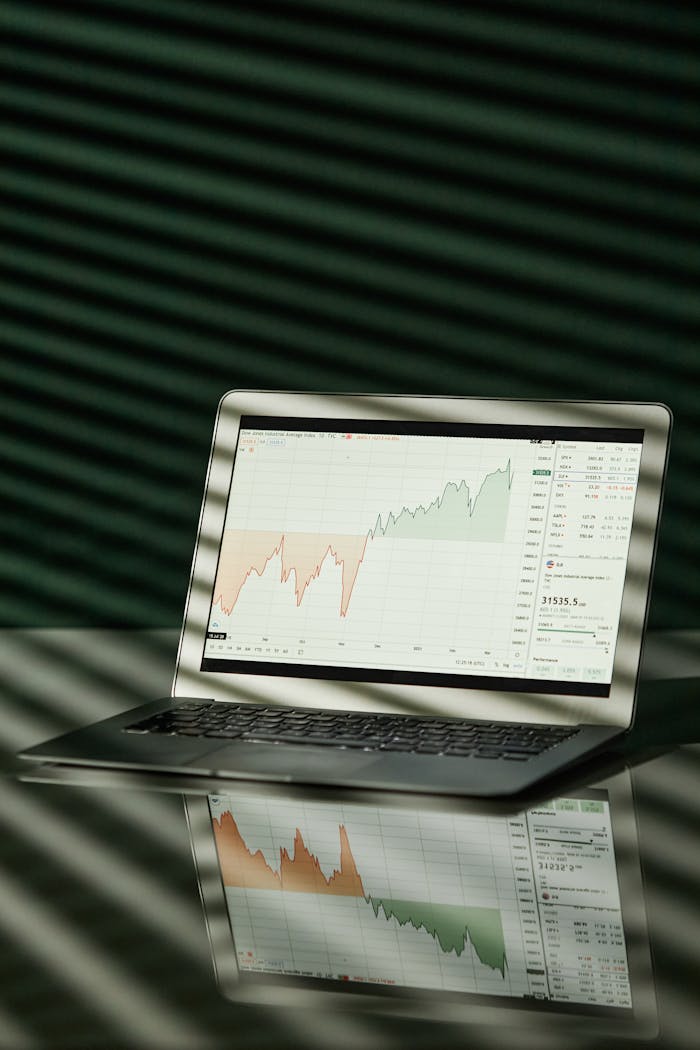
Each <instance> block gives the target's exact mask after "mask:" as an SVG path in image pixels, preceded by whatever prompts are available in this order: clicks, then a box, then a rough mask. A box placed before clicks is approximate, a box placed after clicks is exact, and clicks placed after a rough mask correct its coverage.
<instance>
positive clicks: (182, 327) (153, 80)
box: [0, 0, 700, 627]
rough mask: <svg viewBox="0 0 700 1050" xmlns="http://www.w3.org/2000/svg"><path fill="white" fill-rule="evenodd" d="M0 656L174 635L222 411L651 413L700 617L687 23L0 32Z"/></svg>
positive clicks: (482, 10)
mask: <svg viewBox="0 0 700 1050" xmlns="http://www.w3.org/2000/svg"><path fill="white" fill-rule="evenodd" d="M0 26H1V27H2V32H1V33H0V64H1V65H2V67H3V74H4V76H3V88H2V91H1V92H0V111H1V112H0V121H1V123H2V133H1V139H2V151H3V157H2V163H0V299H1V303H2V307H1V309H0V335H1V343H0V345H1V347H2V350H1V351H0V419H2V426H3V430H4V437H3V443H2V448H3V455H2V465H1V466H0V471H1V474H0V477H1V491H2V498H3V509H4V512H3V515H2V518H1V520H0V529H2V544H1V546H0V578H1V579H2V587H1V588H0V625H3V626H71V625H74V626H77V625H87V626H124V627H127V626H130V627H138V626H173V625H177V623H178V622H179V620H180V617H181V615H182V607H183V602H184V595H185V590H186V585H187V578H188V574H189V566H190V561H191V553H192V547H193V544H194V539H195V530H196V523H197V518H198V513H199V505H200V501H201V494H202V486H203V482H204V475H205V469H206V462H207V456H208V449H209V441H210V436H211V428H212V424H213V419H214V411H215V407H216V404H217V402H218V400H219V398H220V396H221V394H222V393H223V392H224V391H225V390H228V389H231V388H235V387H252V388H259V387H262V388H266V387H270V388H276V389H302V390H303V389H309V390H329V391H343V390H353V391H358V390H366V391H368V392H397V393H459V394H469V395H484V396H509V397H520V396H523V397H565V398H577V397H579V398H600V399H613V400H616V399H620V400H654V401H656V400H661V401H666V402H667V403H668V404H669V405H670V406H671V408H672V409H673V412H674V416H675V432H674V438H673V446H672V456H671V464H670V473H669V484H668V490H667V498H666V509H665V514H664V521H663V526H662V534H661V546H660V552H659V558H658V562H657V571H656V584H655V590H654V599H653V604H652V624H653V625H654V626H657V627H684V626H692V625H694V624H696V623H697V621H698V617H699V615H700V580H699V579H698V574H697V569H696V556H695V547H696V543H695V536H696V533H697V529H696V522H697V520H698V517H699V516H700V491H699V490H698V486H697V480H696V479H697V475H698V469H697V468H698V428H699V426H700V423H699V415H698V411H697V405H698V394H697V390H698V382H699V380H700V355H699V352H698V329H699V327H700V325H699V322H700V298H699V297H698V295H697V278H698V274H699V272H700V242H699V240H698V228H699V227H700V209H699V207H698V197H699V194H698V186H699V185H700V183H699V180H698V175H699V174H700V149H699V148H698V124H699V123H700V105H699V104H698V103H699V101H700V100H699V98H698V95H699V88H700V61H699V57H700V46H699V44H700V15H698V14H696V13H695V11H694V9H693V8H692V7H690V6H688V7H686V6H684V5H672V6H668V5H663V4H654V3H646V2H634V3H633V2H627V0H609V2H606V3H602V2H586V3H584V2H583V0H567V2H564V0H555V2H547V3H545V2H544V0H541V2H538V0H490V2H488V3H486V2H483V3H478V2H477V3H469V4H460V3H443V2H439V0H431V2H427V0H406V2H394V0H371V2H370V0H300V2H291V0H289V2H284V0H277V2H274V3H271V2H266V0H261V2H255V3H253V2H250V3H246V2H241V3H234V4H230V5H218V4H214V3H207V2H203V3H197V4H191V3H186V2H178V0H168V2H165V0H91V2H90V3H87V2H83V3H79V2H75V3H58V4H56V3H34V2H31V0H29V2H22V3H19V2H0Z"/></svg>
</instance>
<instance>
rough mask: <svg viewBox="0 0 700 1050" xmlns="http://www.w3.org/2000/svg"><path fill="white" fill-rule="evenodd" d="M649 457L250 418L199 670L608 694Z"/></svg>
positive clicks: (496, 432)
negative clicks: (641, 475) (641, 474)
mask: <svg viewBox="0 0 700 1050" xmlns="http://www.w3.org/2000/svg"><path fill="white" fill-rule="evenodd" d="M642 441H643V431H642V430H641V429H628V428H605V427H578V426H541V427H536V426H520V425H501V424H498V425H496V424H494V425H490V424H474V425H470V424H458V423H449V424H447V423H446V424H442V423H436V422H398V421H396V420H394V421H386V422H384V421H376V420H372V421H370V420H367V421H361V420H357V419H353V420H343V419H304V418H296V417H294V418H281V417H279V418H278V417H267V416H243V417H242V418H241V425H240V430H239V435H238V444H237V448H236V454H235V461H234V468H233V472H232V479H231V486H230V491H229V496H228V503H227V508H226V518H225V524H224V530H223V535H222V540H221V546H220V551H219V558H218V567H217V572H216V578H215V584H214V588H213V592H212V596H211V605H210V612H209V621H208V625H207V632H206V640H205V645H204V651H203V656H202V662H201V670H203V671H216V672H222V671H223V672H226V671H228V672H236V673H251V674H256V675H260V674H267V675H282V676H293V677H310V678H326V679H328V678H331V679H332V678H336V679H344V680H348V681H362V682H391V683H403V684H408V685H412V684H429V685H437V686H441V685H442V686H461V687H470V686H472V687H474V688H479V689H489V688H491V689H496V690H508V691H528V692H533V691H534V692H538V693H553V694H562V695H578V696H585V697H601V698H604V697H607V696H609V694H610V684H611V678H612V668H613V660H614V655H615V646H616V639H617V632H618V625H619V620H620V609H621V601H622V592H623V584H624V579H625V571H626V565H627V555H628V550H629V543H630V535H631V529H632V518H633V511H634V505H635V496H636V492H637V486H638V479H639V466H640V459H641V451H642Z"/></svg>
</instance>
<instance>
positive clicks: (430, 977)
mask: <svg viewBox="0 0 700 1050" xmlns="http://www.w3.org/2000/svg"><path fill="white" fill-rule="evenodd" d="M209 806H210V812H211V817H212V825H213V831H214V837H215V841H216V848H217V853H218V858H219V865H220V871H221V881H222V884H223V887H224V892H225V897H226V904H227V908H228V912H229V917H230V920H231V930H232V933H233V937H234V942H235V948H236V955H237V959H238V965H239V969H240V971H241V972H245V971H249V972H250V973H251V974H252V973H258V974H276V975H278V976H285V977H294V978H299V977H301V978H305V979H308V978H314V979H321V980H324V981H336V982H338V981H351V982H356V983H359V984H362V983H365V984H375V985H387V986H392V985H394V986H397V987H409V988H423V989H430V990H438V989H441V990H444V991H459V992H462V993H467V994H476V995H479V996H491V997H501V998H502V999H503V1001H504V1002H505V1001H506V1000H512V999H517V998H520V999H533V1000H538V1001H540V1002H542V1001H545V1000H551V1001H553V1002H557V1003H560V1004H562V1003H579V1004H585V1005H586V1006H587V1007H589V1008H591V1009H599V1008H602V1009H623V1010H624V1009H629V1008H630V1007H631V996H630V982H629V971H628V962H627V954H626V946H625V933H624V929H623V921H622V912H621V898H620V889H619V885H618V877H617V864H616V859H615V853H614V848H613V835H612V825H611V819H610V809H609V803H608V799H607V796H606V793H605V792H604V791H597V790H595V789H590V788H589V789H587V790H586V792H585V793H584V792H582V793H581V794H580V795H578V796H576V795H574V796H572V797H569V798H559V799H554V800H551V801H547V802H542V803H540V804H538V805H536V806H535V807H534V808H532V809H530V810H525V811H522V812H520V813H512V814H509V815H497V814H495V813H491V814H486V813H477V812H468V813H460V812H449V811H443V810H427V811H426V810H415V809H408V808H403V807H401V808H393V807H388V806H387V807H380V806H375V805H372V804H369V803H367V804H361V803H355V802H352V803H351V802H311V801H302V800H300V799H286V798H285V799H283V800H282V799H272V798H260V797H255V796H245V797H239V798H233V797H231V796H228V795H218V796H210V798H209Z"/></svg>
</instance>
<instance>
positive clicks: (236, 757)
mask: <svg viewBox="0 0 700 1050" xmlns="http://www.w3.org/2000/svg"><path fill="white" fill-rule="evenodd" d="M376 761H377V756H376V754H372V753H369V752H366V751H351V750H347V751H344V750H342V749H340V748H335V747H334V748H330V747H329V748H318V747H306V746H303V747H295V746H294V744H253V743H250V744H247V743H246V744H244V743H240V744H228V745H226V746H224V747H220V748H217V749H216V750H215V751H210V752H209V753H208V754H206V755H199V756H198V757H197V758H196V759H193V760H192V761H191V762H188V763H187V764H188V765H191V766H202V765H206V766H207V767H209V768H210V769H211V771H212V772H213V773H216V774H217V775H220V776H227V775H228V776H231V775H232V774H233V775H235V774H245V773H247V774H249V775H253V776H258V777H268V776H269V777H270V778H272V779H274V780H285V779H290V780H292V779H293V780H308V779H309V778H311V779H313V780H320V781H322V782H324V783H327V782H328V781H329V780H334V779H336V780H337V778H338V777H343V776H348V775H354V774H355V773H358V772H360V771H362V770H363V769H366V768H367V767H368V766H371V765H373V764H375V763H376Z"/></svg>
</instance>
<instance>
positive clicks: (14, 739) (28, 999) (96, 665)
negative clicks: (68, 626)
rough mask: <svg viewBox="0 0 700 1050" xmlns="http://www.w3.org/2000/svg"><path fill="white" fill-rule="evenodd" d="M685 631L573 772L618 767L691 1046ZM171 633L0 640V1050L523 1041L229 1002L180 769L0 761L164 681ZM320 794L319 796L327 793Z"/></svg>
mask: <svg viewBox="0 0 700 1050" xmlns="http://www.w3.org/2000/svg"><path fill="white" fill-rule="evenodd" d="M698 638H699V635H698V634H696V633H695V632H678V633H674V634H666V635H661V634H659V635H657V636H652V637H651V639H650V642H649V644H648V646H647V653H646V657H645V665H644V681H643V684H642V689H641V692H640V702H639V712H638V717H637V721H636V725H635V729H634V730H633V732H632V734H630V736H629V737H628V738H627V739H626V741H625V742H624V745H623V746H622V748H620V749H619V750H618V752H617V753H615V754H610V755H608V756H606V758H605V760H602V761H599V762H598V763H597V765H595V766H593V765H591V766H590V767H589V768H586V769H584V770H582V771H581V772H580V773H579V774H578V778H577V785H576V787H577V790H581V789H582V788H584V789H585V788H586V786H587V785H588V784H595V783H597V782H598V781H599V780H600V778H601V777H602V776H606V775H608V774H610V773H611V772H612V773H614V772H616V771H618V770H620V769H624V768H625V767H628V768H629V769H630V772H629V774H625V775H626V776H628V777H629V780H630V782H631V786H632V790H633V797H634V818H635V821H636V828H637V834H638V847H639V849H638V852H639V862H640V864H641V870H642V875H643V898H644V906H645V909H646V915H647V922H648V940H649V945H650V948H651V954H652V959H653V975H654V977H653V981H654V986H655V997H656V1001H657V1010H658V1024H659V1034H658V1036H657V1037H656V1038H655V1040H654V1041H655V1043H656V1045H658V1046H660V1047H668V1048H671V1047H689V1048H690V1047H695V1046H697V1034H698V1032H699V1031H700V1004H699V1003H698V996H697V989H698V987H700V980H699V978H700V949H699V947H698V945H699V944H700V924H699V921H698V920H699V919H700V894H699V892H698V891H699V889H700V835H699V833H698V827H700V820H698V814H699V813H700V803H699V801H698V800H699V798H700V748H698V747H697V746H695V744H696V742H697V741H698V740H699V739H700V731H699V729H698V725H699V721H700V720H699V718H698V715H697V706H696V705H697V694H698V686H697V680H698V679H697V676H698V671H699V670H700V659H698V656H697V655H696V654H697V641H698ZM176 645H177V635H176V633H175V632H171V631H154V632H119V631H69V630H65V631H64V630H53V631H43V630H36V631H6V632H4V633H3V634H2V636H0V648H1V650H2V666H3V669H4V670H3V684H2V705H1V706H2V720H1V723H0V740H1V742H2V748H3V760H4V768H5V776H4V777H3V780H2V792H3V800H2V808H1V811H0V820H1V821H2V824H3V836H2V839H1V840H0V842H1V845H0V850H1V852H2V866H1V869H0V884H1V885H0V902H1V903H0V939H1V940H2V945H3V946H2V951H1V952H0V1047H3V1048H4V1047H7V1048H8V1050H10V1048H21V1047H27V1048H32V1047H37V1048H40V1047H46V1048H47V1050H48V1048H57V1047H66V1048H68V1047H70V1048H78V1047H86V1048H87V1047H89V1048H91V1050H99V1048H104V1050H113V1048H118V1047H122V1046H123V1047H140V1046H144V1047H150V1046H153V1047H163V1048H167V1047H183V1048H184V1047H212V1048H215V1047H216V1048H218V1047H222V1048H223V1047H241V1048H243V1047H246V1048H248V1047H258V1046H259V1047H266V1046H274V1047H283V1046H289V1047H299V1048H302V1047H303V1048H309V1047H318V1048H319V1050H320V1048H325V1047H328V1046H337V1047H358V1048H360V1047H368V1048H370V1047H372V1048H374V1047H379V1048H381V1047H387V1048H393V1047H395V1046H397V1047H398V1046H410V1047H434V1046H436V1045H439V1046H445V1047H452V1046H454V1047H457V1046H463V1045H464V1044H465V1041H466V1040H467V1039H468V1040H469V1042H470V1043H471V1044H472V1045H479V1044H481V1045H484V1046H487V1045H493V1044H497V1045H521V1044H522V1045H531V1044H528V1043H527V1038H526V1037H524V1036H522V1035H521V1034H519V1033H518V1032H517V1031H516V1030H515V1029H514V1028H513V1027H512V1026H511V1025H509V1024H508V1022H507V1018H506V1016H505V1014H504V1023H503V1026H502V1028H499V1026H498V1025H496V1026H495V1027H494V1026H493V1024H491V1026H490V1027H488V1028H481V1029H476V1028H472V1027H471V1025H469V1024H468V1023H466V1022H465V1023H462V1022H459V1023H458V1022H456V1021H455V1020H454V1017H452V1018H451V1019H449V1020H445V1021H443V1022H440V1021H439V1020H438V1021H437V1025H438V1027H437V1028H436V1019H435V1016H429V1014H430V1011H429V1010H426V1016H425V1017H424V1018H422V1017H421V1016H417V1017H413V1018H412V1019H411V1020H407V1019H405V1018H401V1017H394V1016H385V1015H382V1014H381V1013H378V1014H368V1013H365V1012H363V1011H360V1010H353V1009H352V1008H343V1009H338V1010H335V1009H332V1008H331V1009H327V1008H326V1009H321V1008H320V1006H319V1004H318V1002H315V1003H314V1002H311V1003H310V1004H309V1005H308V1006H307V1007H305V1008H304V1009H301V1010H300V1009H298V1008H296V1009H295V1008H294V1007H292V1006H289V1007H286V1006H283V1005H280V1004H279V1003H273V1002H270V1003H265V1002H263V1001H261V1002H258V1003H255V1004H251V1003H244V1002H238V1003H233V1002H230V1001H228V1000H227V999H225V998H224V997H223V996H222V995H221V994H219V991H218V990H217V985H216V983H215V980H214V974H213V968H212V958H211V950H210V945H209V941H208V938H207V929H206V926H205V921H204V916H203V912H202V904H201V901H200V898H199V889H198V883H197V879H196V875H195V869H194V865H193V859H192V853H191V843H190V836H189V833H188V829H187V826H186V822H185V816H184V810H183V803H182V798H181V797H180V796H179V794H178V785H177V783H176V782H173V781H172V779H171V782H170V783H168V782H167V778H160V780H159V778H157V777H156V778H151V780H150V782H149V781H148V778H144V777H142V778H141V779H140V780H139V779H138V778H136V779H133V778H132V781H131V783H129V778H128V777H125V778H122V779H121V781H112V782H111V783H108V782H105V783H104V784H103V785H101V786H97V783H98V781H95V783H93V784H89V783H87V782H86V783H84V784H83V785H82V786H77V785H76V784H61V785H60V786H59V785H54V784H47V783H44V784H39V783H26V782H21V781H19V780H18V779H17V774H18V773H19V772H26V768H25V764H24V763H20V762H18V761H16V760H14V759H13V757H12V756H13V755H14V752H16V751H17V750H20V749H21V748H24V747H29V746H32V745H33V744H36V743H39V742H41V741H42V740H43V739H46V738H48V737H50V736H53V735H56V734H57V733H59V732H61V731H64V730H68V729H71V728H73V727H76V726H79V725H81V724H86V723H87V722H90V721H94V720H96V719H98V718H101V717H106V716H108V715H110V714H115V713H117V712H119V711H121V710H124V709H126V708H128V707H131V706H136V705H137V704H139V703H141V702H143V701H145V700H148V699H151V698H154V697H156V696H160V695H163V694H167V693H168V692H169V687H170V678H171V674H172V665H173V660H174V654H175V649H176ZM98 780H99V778H98ZM219 788H220V785H219ZM241 790H242V789H241ZM281 790H282V792H283V791H284V789H281ZM375 795H376V793H375ZM231 796H232V797H234V798H235V788H234V787H233V786H232V787H231ZM329 797H330V796H329ZM316 798H317V802H318V803H319V804H322V803H323V800H324V792H322V791H320V792H317V793H316ZM374 801H375V802H376V798H375V800H374ZM357 804H358V805H360V804H362V800H361V798H360V797H359V796H358V798H357ZM419 1013H420V1012H419ZM536 1040H537V1045H540V1046H543V1045H551V1046H564V1045H570V1046H592V1045H601V1039H600V1036H599V1035H595V1034H594V1031H593V1027H592V1026H591V1029H590V1031H587V1030H586V1025H585V1023H584V1024H579V1025H578V1027H576V1028H572V1029H571V1030H569V1031H552V1032H548V1031H547V1030H546V1028H545V1029H544V1030H539V1031H538V1033H537V1037H536ZM619 1042H620V1045H630V1042H629V1040H626V1041H624V1043H623V1041H622V1040H620V1041H619ZM634 1042H639V1040H637V1039H635V1040H633V1043H634ZM607 1045H611V1043H610V1040H608V1041H607Z"/></svg>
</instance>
